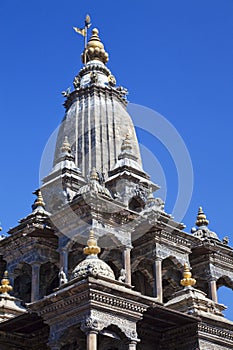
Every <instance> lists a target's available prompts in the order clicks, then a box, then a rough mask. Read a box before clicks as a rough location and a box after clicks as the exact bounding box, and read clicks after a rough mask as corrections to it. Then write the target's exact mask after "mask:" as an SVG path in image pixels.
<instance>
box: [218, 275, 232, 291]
mask: <svg viewBox="0 0 233 350" xmlns="http://www.w3.org/2000/svg"><path fill="white" fill-rule="evenodd" d="M223 286H224V287H227V288H230V289H232V290H233V280H232V279H231V278H230V277H229V276H226V275H223V276H221V277H219V278H218V279H217V281H216V287H217V289H219V288H221V287H223Z"/></svg>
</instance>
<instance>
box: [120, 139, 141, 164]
mask: <svg viewBox="0 0 233 350" xmlns="http://www.w3.org/2000/svg"><path fill="white" fill-rule="evenodd" d="M132 149H133V147H132V144H131V139H130V136H129V133H127V134H126V135H125V138H124V140H123V141H122V144H121V153H120V154H119V156H118V159H123V158H129V159H133V160H134V161H137V157H136V156H135V155H134V154H133V152H132Z"/></svg>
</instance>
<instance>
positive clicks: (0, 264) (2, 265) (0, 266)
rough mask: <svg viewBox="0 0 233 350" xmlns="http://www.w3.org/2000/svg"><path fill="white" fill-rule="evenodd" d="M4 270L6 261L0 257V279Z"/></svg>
mask: <svg viewBox="0 0 233 350" xmlns="http://www.w3.org/2000/svg"><path fill="white" fill-rule="evenodd" d="M6 270H7V263H6V260H4V259H3V257H2V256H0V279H1V278H2V277H3V274H4V272H5V271H6Z"/></svg>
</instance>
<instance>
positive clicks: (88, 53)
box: [82, 28, 108, 63]
mask: <svg viewBox="0 0 233 350" xmlns="http://www.w3.org/2000/svg"><path fill="white" fill-rule="evenodd" d="M82 60H83V63H87V62H89V61H93V60H98V61H101V62H103V63H107V62H108V53H107V52H106V51H105V49H104V45H103V43H102V42H101V40H100V38H99V31H98V29H97V28H94V29H93V30H92V36H91V38H90V39H89V41H88V43H87V47H86V48H85V51H84V53H83V54H82ZM85 60H86V62H85Z"/></svg>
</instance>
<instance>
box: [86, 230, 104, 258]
mask: <svg viewBox="0 0 233 350" xmlns="http://www.w3.org/2000/svg"><path fill="white" fill-rule="evenodd" d="M83 252H84V254H86V255H97V254H99V253H100V247H98V245H97V241H96V239H95V234H94V231H93V230H90V232H89V239H88V241H87V247H85V248H84V249H83Z"/></svg>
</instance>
